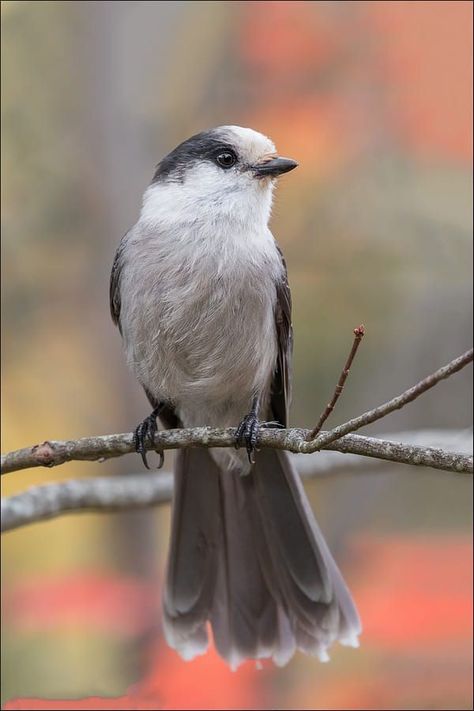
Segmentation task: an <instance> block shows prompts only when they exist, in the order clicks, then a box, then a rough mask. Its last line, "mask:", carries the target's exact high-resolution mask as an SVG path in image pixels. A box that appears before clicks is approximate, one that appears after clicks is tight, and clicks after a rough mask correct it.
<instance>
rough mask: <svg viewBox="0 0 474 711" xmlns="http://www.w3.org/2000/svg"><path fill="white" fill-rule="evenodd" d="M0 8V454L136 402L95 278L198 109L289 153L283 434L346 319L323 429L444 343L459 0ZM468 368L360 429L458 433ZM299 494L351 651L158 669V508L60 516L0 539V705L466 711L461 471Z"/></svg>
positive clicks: (461, 299)
mask: <svg viewBox="0 0 474 711" xmlns="http://www.w3.org/2000/svg"><path fill="white" fill-rule="evenodd" d="M1 12H2V79H3V81H2V139H3V141H2V143H3V151H2V175H3V180H2V207H3V210H2V232H3V247H2V256H3V258H2V285H3V299H2V316H3V339H2V364H3V369H2V370H3V418H2V423H3V439H2V451H8V450H11V449H15V448H19V447H22V446H26V445H29V444H33V443H36V442H40V441H43V440H45V439H48V438H49V439H66V438H72V439H73V438H78V437H81V436H86V435H91V434H106V433H112V432H128V431H130V430H131V429H132V428H134V427H135V425H136V424H137V423H138V422H139V421H140V420H141V419H143V417H144V416H145V415H146V414H148V410H149V406H148V404H147V401H146V399H145V396H144V395H143V393H142V392H141V390H140V388H139V386H138V384H137V383H136V382H135V380H134V378H133V377H132V376H131V375H130V374H129V372H128V371H127V368H126V366H125V360H124V357H123V354H122V350H121V343H120V337H119V334H118V331H117V330H116V329H115V328H114V326H113V325H112V322H111V320H110V316H109V306H108V282H109V274H110V268H111V265H112V261H113V257H114V252H115V249H116V247H117V245H118V242H119V240H120V238H121V236H122V235H123V234H124V233H125V232H126V231H127V229H128V228H129V227H130V226H131V225H132V224H133V223H134V222H135V220H136V218H137V215H138V211H139V208H140V202H141V196H142V193H143V191H144V189H145V187H146V186H147V184H148V182H149V180H150V179H151V176H152V174H153V171H154V166H155V164H156V163H157V162H158V161H159V159H160V158H161V157H162V156H163V155H164V154H166V153H167V152H168V151H169V150H171V149H172V148H173V147H174V146H175V145H176V144H177V143H179V142H180V141H182V140H183V139H184V138H186V137H188V136H190V135H191V134H193V133H196V132H198V131H200V130H203V129H205V128H209V127H212V126H217V125H219V124H240V125H244V126H251V127H252V128H255V129H257V130H259V131H261V132H263V133H265V134H268V135H269V136H271V137H272V139H273V140H274V141H275V143H276V144H277V147H278V150H279V151H280V152H281V154H283V155H288V156H291V157H293V158H295V159H297V160H298V161H299V163H300V167H299V169H298V170H297V171H295V172H294V173H292V174H291V176H288V177H285V178H283V179H282V180H281V181H280V185H279V188H278V191H277V195H276V204H275V208H274V213H273V218H272V229H273V232H274V234H275V235H276V236H277V238H278V240H279V242H280V244H281V246H282V248H283V250H284V252H285V255H286V259H287V263H288V270H289V278H290V284H291V287H292V292H293V304H294V306H293V309H294V311H293V313H294V328H295V360H294V378H295V381H294V396H293V407H292V423H293V424H294V425H296V426H308V427H309V426H311V425H313V424H314V423H315V422H316V420H317V418H318V416H319V414H320V411H321V410H322V408H323V407H324V405H325V403H326V402H327V399H328V397H329V395H330V394H331V392H332V390H333V387H334V385H335V382H336V380H337V378H338V375H339V372H340V369H341V367H342V364H343V362H344V359H345V357H346V354H347V352H348V349H349V347H350V343H351V342H352V328H353V327H354V326H356V325H358V324H359V323H364V324H365V326H366V330H367V335H366V337H365V339H364V341H363V343H362V346H361V349H360V351H359V354H358V357H357V361H356V362H355V364H354V366H353V370H352V371H351V375H350V378H349V381H348V384H347V386H346V390H345V392H344V395H343V397H342V398H341V401H340V404H339V405H338V406H337V410H336V412H335V413H334V414H333V416H332V419H331V420H330V422H329V424H332V425H335V424H337V423H339V422H342V421H344V420H345V419H347V418H349V417H352V416H355V415H357V414H360V413H361V412H362V411H364V410H365V409H368V408H370V407H372V406H375V405H377V404H379V403H380V402H383V401H384V400H386V399H388V398H390V397H392V396H393V395H395V394H397V393H398V392H401V391H402V390H404V389H405V388H406V387H408V386H410V385H412V384H414V383H415V382H416V381H417V380H419V379H420V378H422V377H424V376H425V375H427V374H428V373H430V372H431V371H433V370H434V369H436V368H438V367H439V366H441V365H443V364H444V363H445V362H447V361H449V360H450V359H451V358H454V357H455V356H457V355H459V354H460V353H462V352H463V351H464V350H466V349H467V348H468V347H469V346H470V344H471V341H472V328H471V317H472V300H471V277H472V272H471V256H472V246H471V244H472V243H471V232H472V162H471V161H472V3H471V2H453V1H450V2H127V1H125V2H38V1H35V2H26V1H23V2H3V3H2V5H1ZM471 370H472V369H470V368H468V369H466V371H463V372H462V373H461V374H459V375H456V376H454V377H453V378H452V379H450V380H449V381H447V382H444V383H442V384H440V385H439V386H437V388H435V389H434V390H433V391H431V392H430V393H428V394H426V395H425V396H423V397H422V398H420V399H419V400H417V402H416V403H413V404H411V405H409V406H408V407H406V408H405V409H403V410H402V411H400V412H398V413H396V414H394V415H391V416H390V417H389V418H387V419H385V420H383V421H381V422H378V423H376V425H374V426H373V427H372V428H367V429H366V430H365V431H364V433H365V432H368V433H370V432H372V433H379V434H380V433H387V432H390V433H397V432H401V431H407V430H409V431H418V430H425V429H431V430H443V431H445V430H449V431H454V432H455V433H456V434H457V433H459V435H460V436H461V437H462V436H466V435H467V436H469V432H470V430H469V428H470V426H471V414H472V398H471V394H470V393H471V388H470V385H471V383H470V379H471ZM431 439H432V441H431V442H430V443H431V444H434V445H436V444H437V443H438V442H439V439H438V438H437V436H436V434H433V435H432V436H431ZM171 459H172V457H171V455H167V464H166V468H169V467H170V466H171ZM139 471H142V465H141V462H140V461H139V459H138V457H136V456H131V455H130V456H127V457H124V458H122V459H120V460H112V461H109V462H107V463H104V464H94V463H72V464H69V465H67V466H64V467H59V468H57V469H53V470H39V469H37V470H31V471H25V472H19V473H16V474H12V475H9V476H7V477H4V481H3V482H2V484H3V494H4V495H9V494H13V493H17V492H19V491H21V490H23V489H24V488H25V487H27V486H31V485H34V484H38V483H42V482H45V481H53V480H63V479H68V478H71V477H88V476H90V477H93V476H97V475H105V474H109V475H121V474H126V473H133V472H139ZM307 490H308V493H309V495H310V498H311V502H312V505H313V507H314V509H315V511H316V514H317V517H318V520H319V522H320V524H321V527H322V528H323V530H324V532H325V534H326V537H327V539H328V542H329V544H330V547H331V549H332V550H333V552H334V554H335V557H336V558H337V560H338V562H339V564H340V567H341V568H342V570H343V572H344V576H345V578H346V579H347V582H348V584H349V586H350V588H351V589H352V591H353V594H354V597H355V599H356V602H357V604H358V606H359V610H360V614H361V617H362V621H363V626H364V633H363V635H362V638H361V648H360V649H359V650H358V651H355V650H352V649H346V648H342V647H338V648H335V649H334V650H333V654H332V661H331V663H330V664H326V665H323V664H320V663H318V662H317V661H315V660H314V659H312V658H305V657H304V656H302V655H297V656H296V657H295V658H294V660H293V661H292V662H291V663H290V664H289V665H288V666H287V667H286V668H284V669H276V668H273V667H272V666H271V665H267V664H265V665H263V669H262V670H258V669H256V668H255V665H254V664H252V663H249V664H246V665H244V666H243V667H241V668H240V669H239V670H238V671H237V672H235V673H231V672H230V671H229V670H228V669H227V668H226V667H225V665H224V663H223V662H221V660H219V659H218V658H217V656H216V655H215V654H214V653H213V652H210V653H209V654H208V655H207V656H205V657H202V658H199V659H197V660H196V661H194V662H189V663H186V662H183V661H181V659H180V658H179V657H178V656H177V655H176V654H175V653H174V652H173V651H172V650H169V649H168V648H167V647H166V645H165V643H164V641H163V639H162V634H161V622H160V600H159V593H160V590H161V581H162V575H163V567H164V561H165V555H166V547H167V538H168V530H169V507H167V506H162V507H160V508H159V509H155V510H150V511H147V512H140V513H130V514H107V515H105V514H104V515H92V514H81V515H73V516H65V517H63V518H58V519H56V520H54V521H50V522H47V523H41V524H36V525H34V526H29V527H26V528H24V529H21V530H19V531H16V532H12V533H8V534H6V535H5V536H4V537H3V539H2V544H3V556H2V562H3V576H2V579H3V626H2V627H3V637H2V644H3V655H2V659H3V683H2V693H3V700H4V702H5V700H7V699H10V700H11V699H18V698H19V697H35V698H56V699H68V698H83V697H114V698H115V699H116V700H115V701H110V700H109V701H107V702H100V701H99V700H98V699H97V698H96V699H95V700H94V699H92V700H89V701H87V702H86V701H81V702H76V705H75V706H74V705H71V708H82V709H83V708H89V707H90V708H92V707H96V708H99V707H101V708H150V709H152V708H153V709H154V708H169V709H201V708H202V709H212V708H215V709H219V708H236V709H237V708H239V709H253V708H262V709H275V708H278V709H292V708H299V709H469V708H472V686H471V665H472V656H471V655H472V651H471V649H472V648H471V624H472V603H471V594H472V585H471V583H472V563H471V556H472V547H471V536H470V530H471V520H472V505H471V500H472V480H471V478H470V477H468V476H460V475H457V476H456V475H451V474H449V473H444V472H436V471H433V470H427V469H411V468H409V467H405V466H402V465H400V466H395V465H391V466H389V465H382V464H381V463H380V464H379V465H377V466H375V467H374V465H373V463H372V464H371V465H370V467H369V465H368V466H367V471H366V472H365V471H364V469H363V468H361V467H359V468H358V469H357V471H352V470H351V469H350V468H348V469H347V470H346V471H345V470H344V467H341V468H340V469H339V470H338V471H334V472H333V473H332V474H331V475H327V476H320V477H318V478H317V479H316V480H314V479H313V480H312V481H311V482H308V484H307ZM130 694H132V696H133V694H135V696H133V698H134V699H135V701H133V702H132V701H130V698H132V697H131V696H130ZM137 699H139V705H135V706H133V703H135V704H138V701H137ZM22 703H23V706H22V705H21V704H22ZM58 703H59V702H58ZM101 703H102V706H101V705H100V704H101ZM104 703H105V705H104ZM25 704H26V705H25ZM107 704H108V705H107ZM120 704H122V705H120ZM127 704H132V705H127ZM6 707H7V708H34V702H32V701H31V700H30V701H28V702H21V701H16V702H10V704H9V705H8V706H6ZM58 707H60V708H65V707H66V706H65V705H64V704H62V705H60V706H58ZM43 708H50V706H43Z"/></svg>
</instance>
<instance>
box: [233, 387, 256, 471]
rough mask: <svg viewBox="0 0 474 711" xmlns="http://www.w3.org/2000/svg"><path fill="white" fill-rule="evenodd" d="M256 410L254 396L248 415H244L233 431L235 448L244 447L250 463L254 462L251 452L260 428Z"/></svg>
mask: <svg viewBox="0 0 474 711" xmlns="http://www.w3.org/2000/svg"><path fill="white" fill-rule="evenodd" d="M258 410H259V399H258V397H256V398H254V400H253V402H252V409H251V410H250V412H249V414H248V415H245V417H244V419H243V420H242V422H241V423H240V424H239V426H238V427H237V432H236V433H235V447H236V449H238V448H239V447H245V449H246V450H247V456H248V458H249V462H250V464H255V460H254V457H253V453H254V450H255V446H256V444H257V436H258V431H259V429H260V422H259V420H258Z"/></svg>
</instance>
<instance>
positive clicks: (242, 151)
mask: <svg viewBox="0 0 474 711" xmlns="http://www.w3.org/2000/svg"><path fill="white" fill-rule="evenodd" d="M297 166H298V163H297V162H296V161H295V160H292V159H289V158H284V157H281V156H280V155H278V154H277V152H276V148H275V145H274V143H273V142H272V141H271V140H270V139H269V138H268V137H266V136H265V135H263V134H262V133H259V132H257V131H255V130H253V129H251V128H244V127H241V126H234V125H228V126H219V127H217V128H212V129H209V130H205V131H202V132H200V133H198V134H196V135H193V136H192V137H191V138H188V139H187V140H185V141H183V142H182V143H180V144H179V145H178V146H177V147H176V148H174V150H172V151H171V152H170V153H169V154H168V155H166V156H165V157H164V158H163V159H162V160H161V162H159V163H158V165H157V167H156V170H155V173H154V175H153V178H152V180H151V183H150V185H149V186H148V187H147V189H146V191H145V193H144V195H143V203H142V208H141V212H140V215H139V218H138V221H137V222H136V224H135V225H134V226H133V227H132V228H131V229H130V230H129V231H128V232H127V233H126V234H125V236H124V237H123V238H122V241H121V242H120V244H119V246H118V249H117V251H116V255H115V259H114V262H113V267H112V273H111V279H110V308H111V314H112V319H113V321H114V323H115V324H116V325H117V326H118V328H119V330H120V333H121V336H122V340H123V346H124V350H125V354H126V358H127V362H128V365H129V367H130V368H131V370H132V372H133V373H134V375H135V376H136V378H137V379H138V381H139V383H140V384H141V386H142V387H143V389H144V391H145V394H146V396H147V398H148V400H149V402H150V406H151V409H152V412H151V414H150V415H148V416H147V417H146V418H145V419H144V420H143V421H142V422H140V424H139V425H138V426H137V427H136V429H135V433H134V442H135V449H136V451H137V453H139V454H140V455H141V457H142V459H143V463H144V465H145V466H146V467H148V461H147V455H146V452H147V449H149V448H152V447H153V442H154V435H155V433H156V431H157V427H158V425H157V419H159V420H160V422H161V425H162V426H163V427H164V428H167V429H170V428H182V427H190V428H192V427H205V426H206V427H236V428H237V429H236V441H235V444H236V446H235V448H212V449H205V448H185V449H180V450H178V451H177V454H176V456H175V459H174V493H173V502H172V522H171V535H170V546H169V553H168V562H167V567H166V578H165V582H164V591H163V595H162V608H163V610H162V611H163V630H164V635H165V638H166V641H167V643H168V644H169V646H171V647H172V648H173V649H175V650H176V651H177V652H178V654H179V655H180V656H181V657H182V658H183V659H185V660H190V659H193V658H194V657H196V656H198V655H200V654H204V653H205V652H206V650H207V649H208V646H209V643H210V639H211V638H212V640H213V643H214V645H215V648H216V649H217V652H218V654H219V655H220V656H221V657H222V658H223V659H224V660H225V661H226V662H227V663H228V665H230V667H231V668H232V669H236V668H237V667H238V666H239V665H240V664H241V663H242V662H244V661H246V660H248V659H252V660H257V663H258V660H261V659H271V660H273V662H274V663H275V664H276V665H278V666H283V665H285V664H287V663H288V662H289V660H290V659H291V658H292V657H293V655H294V653H295V651H296V650H300V651H302V652H305V653H307V654H310V655H313V656H315V657H316V658H319V660H321V661H327V660H328V659H329V654H328V650H329V648H330V647H331V646H332V645H333V643H335V642H339V643H341V644H343V645H346V646H352V647H356V646H358V637H359V635H360V633H361V624H360V620H359V616H358V613H357V609H356V607H355V604H354V602H353V600H352V597H351V594H350V592H349V591H348V588H347V587H346V584H345V582H344V580H343V578H342V575H341V573H340V571H339V569H338V567H337V565H336V563H335V561H334V559H333V557H332V555H331V553H330V551H329V549H328V546H327V544H326V542H325V540H324V537H323V534H322V532H321V530H320V529H319V527H318V524H317V523H316V520H315V517H314V515H313V512H312V509H311V507H310V504H309V501H308V499H307V497H306V494H305V491H304V489H303V486H302V484H301V481H300V478H299V476H298V474H297V472H296V470H295V468H294V465H293V463H292V460H291V458H290V455H289V454H288V452H286V451H283V450H276V449H272V448H260V449H259V448H258V447H257V444H258V433H259V431H260V428H262V427H272V426H274V427H275V426H280V427H287V426H288V411H289V406H290V400H291V377H292V364H291V361H292V348H293V329H292V320H291V309H292V306H291V293H290V288H289V284H288V275H287V267H286V263H285V260H284V257H283V254H282V251H281V249H280V247H279V245H278V244H277V242H276V240H275V239H274V237H273V235H272V233H271V231H270V229H269V219H270V213H271V207H272V201H273V192H274V187H275V184H276V182H277V179H278V178H279V177H280V176H282V175H283V174H285V173H288V172H290V171H292V170H293V169H295V168H296V167H297ZM159 454H160V465H161V464H162V461H163V453H162V452H159Z"/></svg>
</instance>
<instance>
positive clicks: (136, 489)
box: [1, 431, 472, 532]
mask: <svg viewBox="0 0 474 711" xmlns="http://www.w3.org/2000/svg"><path fill="white" fill-rule="evenodd" d="M390 437H391V438H393V439H397V438H399V437H400V438H403V439H407V440H410V439H413V440H414V441H417V442H424V443H429V442H432V441H440V442H442V443H443V445H444V446H445V447H447V448H449V447H452V446H457V447H460V448H461V449H466V451H467V449H468V447H469V445H470V438H468V437H467V436H466V435H464V436H463V433H459V432H455V433H453V432H445V431H434V432H433V431H427V432H408V433H407V432H402V433H395V434H393V435H390ZM337 444H338V445H340V447H339V449H338V451H339V452H342V451H347V452H353V451H356V450H357V451H358V453H359V454H360V453H365V454H367V452H368V451H371V452H373V457H374V462H375V463H377V462H376V460H375V458H377V459H378V458H379V457H380V456H383V457H384V458H385V461H386V462H387V463H390V462H394V461H396V462H400V461H405V463H407V464H421V465H423V464H425V465H428V466H435V467H436V468H439V465H442V464H446V466H449V470H450V471H461V466H460V465H461V464H462V462H463V461H464V460H469V457H468V456H466V455H465V454H464V452H463V453H452V454H449V453H448V452H444V451H442V450H439V449H434V448H431V447H425V446H420V445H419V444H418V445H415V444H399V443H396V442H391V441H386V440H377V439H373V438H370V437H360V436H358V435H348V436H346V437H344V438H343V439H342V440H341V441H340V442H338V443H337ZM330 446H331V447H334V448H335V446H336V445H335V444H334V445H330ZM371 456H372V455H371ZM448 457H452V459H448ZM293 461H294V462H295V464H296V467H297V469H298V471H299V473H300V475H301V476H303V477H304V478H305V479H312V478H315V477H317V476H321V475H325V474H328V473H329V474H333V473H334V472H335V471H338V472H344V473H347V472H350V473H353V472H354V471H355V472H357V471H363V472H364V473H365V472H367V471H370V468H368V466H367V460H365V464H364V465H363V466H362V465H361V464H359V461H360V458H359V457H358V456H356V455H355V454H349V455H347V454H346V456H344V457H343V456H342V455H338V454H337V453H335V452H334V451H327V452H319V453H317V454H314V455H312V456H310V457H307V456H304V457H303V456H301V457H299V456H296V455H295V457H294V459H293ZM378 464H379V465H380V464H382V462H380V461H378ZM453 465H454V466H453ZM471 469H472V460H471ZM372 470H374V467H372ZM172 491H173V475H172V474H171V473H170V472H161V473H159V474H132V475H129V476H121V477H98V478H94V479H83V480H73V481H67V482H60V483H54V484H45V485H42V486H36V487H32V488H30V489H29V490H27V491H25V492H23V493H21V494H17V495H15V496H10V497H7V498H4V499H2V509H1V518H2V527H1V530H2V532H6V531H12V530H14V529H16V528H19V527H21V526H24V525H27V524H30V523H35V522H38V521H43V520H45V519H50V518H54V517H56V516H61V515H62V514H65V513H79V512H82V511H96V512H103V513H106V512H111V511H121V510H130V509H137V508H145V507H149V506H155V505H157V504H161V503H166V502H168V501H170V499H171V496H172Z"/></svg>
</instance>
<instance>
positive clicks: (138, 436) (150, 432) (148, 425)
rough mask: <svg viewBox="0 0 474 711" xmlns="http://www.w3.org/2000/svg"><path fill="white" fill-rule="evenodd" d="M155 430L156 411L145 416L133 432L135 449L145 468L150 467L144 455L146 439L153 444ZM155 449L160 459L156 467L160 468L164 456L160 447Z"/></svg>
mask: <svg viewBox="0 0 474 711" xmlns="http://www.w3.org/2000/svg"><path fill="white" fill-rule="evenodd" d="M157 432H158V425H157V424H156V413H155V412H152V413H151V415H148V417H145V419H144V420H143V422H140V424H139V425H138V427H137V428H136V430H135V432H134V434H133V442H134V445H135V451H136V452H137V454H139V455H140V456H141V458H142V461H143V464H144V465H145V467H146V468H147V469H150V467H149V466H148V460H147V456H146V441H147V439H148V441H149V442H151V443H152V444H153V442H154V440H155V434H156V433H157ZM155 451H156V453H157V454H159V455H160V461H159V463H158V467H157V469H161V467H162V466H163V462H164V461H165V456H164V454H163V450H162V449H157V450H155Z"/></svg>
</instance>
